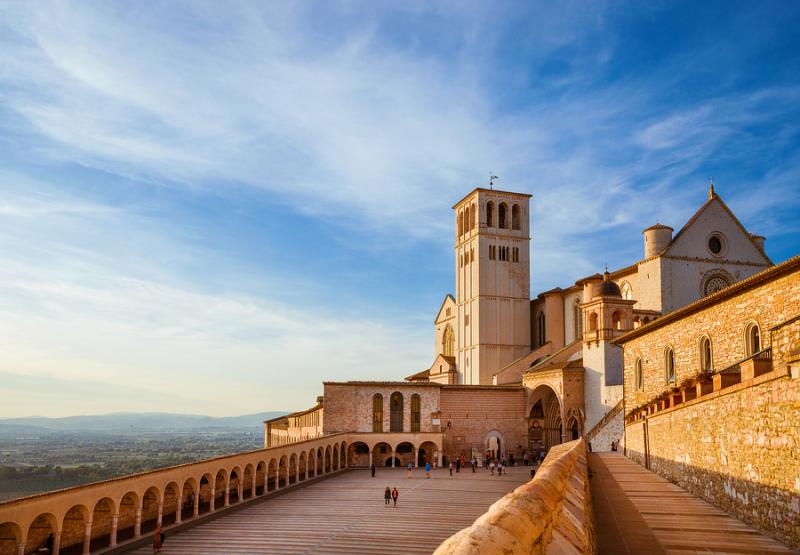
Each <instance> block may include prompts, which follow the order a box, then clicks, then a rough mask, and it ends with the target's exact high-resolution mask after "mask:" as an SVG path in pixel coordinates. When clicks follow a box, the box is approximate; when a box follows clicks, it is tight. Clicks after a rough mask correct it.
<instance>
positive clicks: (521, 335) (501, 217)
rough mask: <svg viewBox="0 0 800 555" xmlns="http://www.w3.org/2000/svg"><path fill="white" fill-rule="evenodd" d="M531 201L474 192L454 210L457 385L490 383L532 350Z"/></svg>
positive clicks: (503, 193)
mask: <svg viewBox="0 0 800 555" xmlns="http://www.w3.org/2000/svg"><path fill="white" fill-rule="evenodd" d="M530 197H531V195H528V194H522V193H512V192H508V191H497V190H494V189H483V188H478V189H475V190H474V191H472V192H471V193H469V194H468V195H467V196H465V197H464V198H463V199H461V200H460V201H459V202H458V203H456V205H455V206H453V210H454V211H455V222H456V246H455V249H456V319H457V326H456V327H457V331H456V370H457V372H458V383H461V384H472V385H491V384H492V376H493V375H494V374H495V373H496V372H497V371H498V370H500V369H501V368H502V367H503V366H505V365H507V364H509V363H510V362H513V361H514V360H516V359H517V358H519V357H521V356H523V355H525V354H527V353H529V352H530V326H531V322H530V300H531V299H530V275H531V272H530V213H529V199H530Z"/></svg>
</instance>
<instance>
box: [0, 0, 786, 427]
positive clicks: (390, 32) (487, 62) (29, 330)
mask: <svg viewBox="0 0 800 555" xmlns="http://www.w3.org/2000/svg"><path fill="white" fill-rule="evenodd" d="M798 26H800V4H798V3H795V2H778V1H772V0H769V1H766V2H736V1H725V2H714V1H711V2H702V3H697V2H669V3H665V2H575V3H572V2H568V1H565V2H555V3H554V2H500V3H498V2H415V1H402V2H396V3H395V2H388V1H387V2H371V1H364V2H361V1H355V0H354V1H347V2H328V1H325V2H312V1H307V2H272V3H267V2H246V1H237V2H227V3H221V2H214V1H212V2H201V1H192V2H180V1H169V2H166V1H164V2H158V1H153V2H144V3H142V2H111V1H98V2H92V1H86V2H80V3H75V2H63V3H62V2H49V1H44V0H43V1H37V2H25V1H19V2H14V1H8V0H0V417H12V416H27V415H33V414H36V415H45V416H64V415H72V414H97V413H106V412H117V411H165V412H180V413H195V414H210V415H235V414H245V413H250V412H258V411H268V410H300V409H303V408H306V407H308V406H311V405H312V404H313V402H314V398H315V396H316V395H319V394H321V393H322V386H321V382H322V381H323V380H331V381H334V380H347V379H376V380H387V379H400V378H402V377H404V376H407V375H409V374H411V373H413V372H416V371H419V370H421V369H424V368H426V367H427V366H429V365H430V362H431V360H432V358H433V349H434V345H433V319H434V317H435V316H436V311H437V310H438V308H439V305H440V303H441V301H442V299H443V297H444V295H445V294H447V293H450V292H452V291H453V288H454V267H455V262H454V255H453V243H454V217H453V214H452V210H451V207H452V205H453V204H454V203H455V202H456V201H458V200H459V199H461V198H462V197H463V196H464V195H465V194H466V193H468V192H469V191H470V190H472V189H473V188H475V187H477V186H486V185H487V180H488V176H489V174H490V172H493V173H494V174H496V175H498V176H499V180H498V181H497V183H496V186H497V187H498V188H502V189H507V190H514V191H520V192H528V193H531V194H532V195H533V197H532V199H531V230H532V235H531V236H532V240H531V261H532V262H531V290H532V291H533V292H534V294H535V292H538V291H543V290H546V289H550V288H552V287H555V286H562V287H563V286H569V285H571V284H572V283H574V281H575V280H576V279H578V278H580V277H582V276H585V275H588V274H590V273H593V272H595V271H598V270H602V268H603V266H604V265H605V264H608V266H609V268H616V267H621V266H626V265H628V264H631V263H633V262H635V261H636V260H638V259H640V258H641V256H642V249H643V247H642V240H641V230H642V229H644V228H645V227H647V226H649V225H652V224H653V223H655V222H656V221H660V222H662V223H666V224H669V225H671V226H673V227H674V228H676V229H679V228H680V226H682V225H683V223H685V221H686V220H687V219H688V218H689V217H690V216H691V215H692V214H693V213H694V212H695V211H696V210H697V208H698V207H699V206H700V205H701V204H702V203H703V202H704V200H705V197H706V193H707V189H708V181H709V179H710V178H711V177H712V176H713V180H714V183H715V188H716V191H717V192H718V193H719V194H720V195H721V196H722V198H723V199H724V200H725V201H726V203H727V204H728V205H729V206H730V208H731V209H732V210H733V211H734V213H735V214H736V215H737V216H738V217H739V218H740V220H741V221H742V222H743V223H744V225H745V226H746V227H747V228H748V230H750V231H752V232H754V233H758V234H761V235H765V236H766V237H767V242H766V249H767V253H768V254H769V256H770V257H771V258H772V259H773V261H775V262H779V261H782V260H785V259H786V258H789V257H790V256H792V255H795V254H798V238H799V237H800V217H798V216H800V34H798V33H797V28H798Z"/></svg>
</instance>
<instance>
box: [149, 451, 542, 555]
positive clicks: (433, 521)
mask: <svg viewBox="0 0 800 555" xmlns="http://www.w3.org/2000/svg"><path fill="white" fill-rule="evenodd" d="M413 475H414V477H413V479H411V480H409V479H408V478H407V473H406V471H405V470H401V469H384V468H379V469H378V473H377V476H376V478H374V479H373V478H370V476H369V471H368V470H353V471H349V472H345V473H343V474H340V475H338V476H333V477H331V478H327V479H325V480H321V481H319V482H317V483H313V484H310V485H308V486H306V487H303V488H298V489H296V490H293V491H287V492H286V493H285V494H283V495H280V496H277V497H275V498H274V499H269V498H267V499H266V500H264V501H263V502H257V503H254V504H253V505H251V506H249V507H247V508H243V509H241V510H239V511H237V512H234V513H231V514H228V515H220V517H218V518H216V519H214V520H211V521H209V522H206V523H203V524H198V525H197V526H195V527H193V528H189V529H186V530H184V531H176V532H173V533H171V534H170V533H169V531H167V541H166V543H165V546H164V549H163V550H162V553H163V554H164V555H204V554H219V555H221V554H225V555H237V554H253V553H256V554H258V553H263V554H266V553H270V554H294V553H297V554H299V553H332V554H333V553H348V554H353V553H376V554H381V555H385V554H387V553H392V554H394V553H409V554H410V553H431V552H433V550H435V549H436V547H438V545H439V544H440V543H441V542H442V541H444V540H445V539H446V538H447V537H449V536H450V535H452V534H454V533H455V532H457V531H458V530H460V529H462V528H464V527H466V526H469V525H470V524H472V522H473V521H474V520H475V519H476V518H478V517H479V516H480V515H481V514H483V513H484V512H486V510H487V509H488V508H489V506H490V505H491V504H492V503H494V502H495V501H497V500H498V499H499V498H500V497H502V496H503V495H505V494H506V493H508V492H510V491H512V490H513V489H514V488H516V487H517V486H519V485H520V484H522V483H524V482H526V481H527V480H528V479H529V478H530V467H515V468H511V469H509V472H508V474H507V475H505V476H502V477H499V478H498V477H497V476H491V475H490V473H489V471H488V470H483V469H478V472H476V473H475V474H473V473H472V471H471V469H469V468H467V469H466V470H462V471H461V472H460V473H454V477H453V478H450V476H449V472H448V471H447V470H437V471H434V472H433V477H432V478H431V479H430V480H425V479H424V471H422V470H415V471H414V472H413ZM386 486H391V487H395V486H396V487H397V488H398V490H399V491H400V498H399V501H398V503H397V507H396V508H395V507H393V506H389V507H386V506H384V502H383V491H384V489H385V488H386ZM133 553H135V554H136V555H150V554H152V549H151V548H150V547H149V546H147V547H143V548H139V549H137V550H136V551H133Z"/></svg>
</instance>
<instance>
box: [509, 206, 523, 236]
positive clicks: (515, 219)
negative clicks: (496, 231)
mask: <svg viewBox="0 0 800 555" xmlns="http://www.w3.org/2000/svg"><path fill="white" fill-rule="evenodd" d="M520 211H521V210H520V207H519V204H513V205H512V206H511V229H517V230H519V229H522V217H521V216H520Z"/></svg>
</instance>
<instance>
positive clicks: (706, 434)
mask: <svg viewBox="0 0 800 555" xmlns="http://www.w3.org/2000/svg"><path fill="white" fill-rule="evenodd" d="M778 374H782V375H781V376H780V377H777V376H776V375H778ZM752 382H755V383H757V385H751V384H750V383H741V384H739V385H736V386H732V387H730V388H728V389H725V390H722V391H720V392H718V393H714V394H711V395H709V396H707V397H708V399H707V400H704V398H701V399H698V400H697V401H699V402H694V403H692V404H687V406H685V407H683V408H682V407H677V408H675V409H672V410H668V411H664V412H662V413H658V414H656V415H653V416H650V417H649V418H647V420H645V421H641V422H637V423H635V424H631V425H629V426H627V427H626V430H625V433H626V454H627V455H628V456H629V457H630V458H632V459H633V460H635V461H636V462H638V463H639V464H643V465H644V464H646V463H647V462H648V459H649V467H650V469H651V470H653V471H654V472H656V473H657V474H660V475H661V476H664V477H665V478H667V479H668V480H670V481H672V482H674V483H676V484H678V485H679V486H681V487H683V488H686V489H687V490H689V491H690V492H692V493H693V494H695V495H698V496H700V497H703V498H704V499H706V500H708V501H709V502H711V503H713V504H714V505H716V506H718V507H720V508H721V509H723V510H724V511H726V512H728V513H730V514H732V515H734V516H736V517H737V518H740V519H742V520H744V521H745V522H747V523H749V524H752V525H753V526H755V527H757V528H759V529H761V530H764V531H765V532H767V533H769V534H771V535H773V536H774V537H776V538H777V539H779V540H781V541H783V542H786V543H789V544H790V545H793V546H794V547H800V380H797V379H791V378H789V377H788V376H787V374H786V371H785V370H781V371H776V372H773V373H770V374H766V375H764V376H760V377H758V378H755V379H754V380H752ZM758 382H761V383H758ZM645 437H646V438H647V442H646V441H645ZM645 443H647V445H645Z"/></svg>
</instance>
